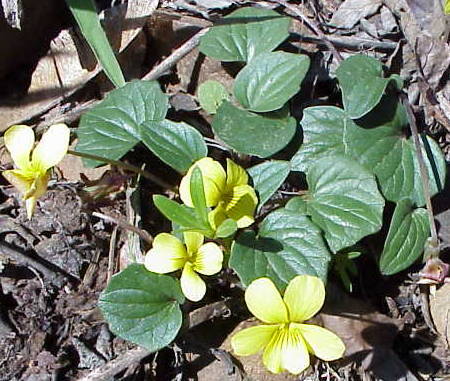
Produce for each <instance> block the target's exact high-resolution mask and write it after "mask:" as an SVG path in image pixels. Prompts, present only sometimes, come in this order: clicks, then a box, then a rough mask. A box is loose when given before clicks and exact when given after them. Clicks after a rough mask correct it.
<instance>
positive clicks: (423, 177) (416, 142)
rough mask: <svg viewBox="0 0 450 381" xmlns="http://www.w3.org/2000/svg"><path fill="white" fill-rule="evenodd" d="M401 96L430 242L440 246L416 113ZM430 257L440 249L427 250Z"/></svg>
mask: <svg viewBox="0 0 450 381" xmlns="http://www.w3.org/2000/svg"><path fill="white" fill-rule="evenodd" d="M400 98H401V100H402V103H403V106H405V110H406V114H407V115H408V121H409V128H410V129H411V135H412V138H413V141H414V146H415V148H416V155H417V161H418V162H419V173H420V179H421V181H422V188H423V197H424V198H425V203H426V207H427V212H428V220H429V223H430V230H431V242H429V244H430V245H431V246H432V247H438V246H439V240H438V235H437V229H436V223H435V221H434V215H433V206H432V204H431V196H430V179H429V177H428V171H427V167H426V165H425V159H424V157H423V153H422V146H421V144H420V139H419V132H418V130H417V124H416V118H415V117H414V113H413V111H412V108H411V105H410V104H409V101H408V97H407V95H406V94H405V93H401V94H400ZM426 256H428V257H435V258H437V257H439V250H434V251H433V250H431V251H430V250H425V255H424V258H423V260H424V261H426V260H427V259H429V258H425V257H426Z"/></svg>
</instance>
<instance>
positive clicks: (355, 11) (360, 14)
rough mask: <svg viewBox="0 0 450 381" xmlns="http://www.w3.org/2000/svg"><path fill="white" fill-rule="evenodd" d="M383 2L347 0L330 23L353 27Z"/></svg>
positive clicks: (371, 13) (377, 0) (348, 27)
mask: <svg viewBox="0 0 450 381" xmlns="http://www.w3.org/2000/svg"><path fill="white" fill-rule="evenodd" d="M381 4H382V1H381V0H346V1H345V2H344V3H342V5H341V6H340V7H339V8H338V10H337V11H336V12H335V13H334V15H333V17H332V18H331V21H330V24H331V25H334V26H336V27H338V28H345V29H351V28H353V27H354V26H355V25H356V24H357V23H358V22H359V21H360V20H361V19H362V18H364V17H368V16H371V15H373V14H374V13H375V12H376V11H378V8H380V6H381Z"/></svg>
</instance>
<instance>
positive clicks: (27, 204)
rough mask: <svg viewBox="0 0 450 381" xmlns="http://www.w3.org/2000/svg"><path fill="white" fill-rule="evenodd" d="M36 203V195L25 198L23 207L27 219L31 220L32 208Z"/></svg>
mask: <svg viewBox="0 0 450 381" xmlns="http://www.w3.org/2000/svg"><path fill="white" fill-rule="evenodd" d="M36 203H37V197H34V196H32V197H29V198H27V199H26V200H25V208H26V210H27V217H28V219H29V220H31V217H33V213H34V209H35V208H36Z"/></svg>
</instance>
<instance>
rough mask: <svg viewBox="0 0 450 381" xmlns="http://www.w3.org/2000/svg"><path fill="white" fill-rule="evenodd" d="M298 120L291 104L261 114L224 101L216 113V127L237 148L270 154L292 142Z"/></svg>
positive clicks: (220, 135)
mask: <svg viewBox="0 0 450 381" xmlns="http://www.w3.org/2000/svg"><path fill="white" fill-rule="evenodd" d="M296 124H297V123H296V121H295V119H294V118H292V117H290V116H289V112H288V110H287V108H284V109H282V110H279V111H275V112H272V113H268V114H263V115H259V114H254V113H251V112H249V111H246V110H242V109H239V108H237V107H235V106H233V105H232V104H231V103H230V102H227V101H224V102H223V103H222V105H221V106H220V107H219V109H218V110H217V114H216V115H215V116H214V119H213V122H212V128H213V130H214V133H215V134H216V135H217V136H218V137H219V138H220V139H222V140H223V141H224V142H225V143H226V144H227V145H229V146H230V147H231V148H233V149H234V150H236V151H237V152H239V153H245V154H248V155H255V156H259V157H268V156H271V155H273V154H274V153H276V152H278V151H280V150H281V149H282V148H284V147H286V146H287V145H288V143H289V142H290V140H291V139H292V137H293V136H294V134H295V127H296Z"/></svg>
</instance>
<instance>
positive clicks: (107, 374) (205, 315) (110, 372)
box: [79, 301, 230, 381]
mask: <svg viewBox="0 0 450 381" xmlns="http://www.w3.org/2000/svg"><path fill="white" fill-rule="evenodd" d="M229 311H230V309H229V307H228V306H227V302H226V301H220V302H215V303H212V304H209V305H206V306H204V307H201V308H198V309H196V310H195V311H192V312H191V313H190V314H189V325H188V326H189V328H193V327H195V326H197V325H199V324H201V323H204V322H205V321H208V320H211V319H213V318H216V317H219V316H221V315H224V314H226V313H227V312H229ZM151 353H152V352H151V351H149V350H148V349H145V348H135V349H130V350H128V351H126V352H125V353H123V354H122V355H120V356H119V357H117V358H115V359H114V360H111V361H109V362H108V363H106V364H105V365H102V366H100V367H98V368H97V369H94V370H93V371H92V372H91V373H89V374H88V375H87V376H85V377H83V378H81V379H80V380H79V381H106V380H110V379H111V378H112V377H114V376H115V375H116V374H118V373H120V372H122V371H124V370H125V369H127V368H128V367H129V366H131V365H132V364H134V363H136V362H139V361H141V360H142V359H144V358H145V357H147V356H149V355H150V354H151Z"/></svg>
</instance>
